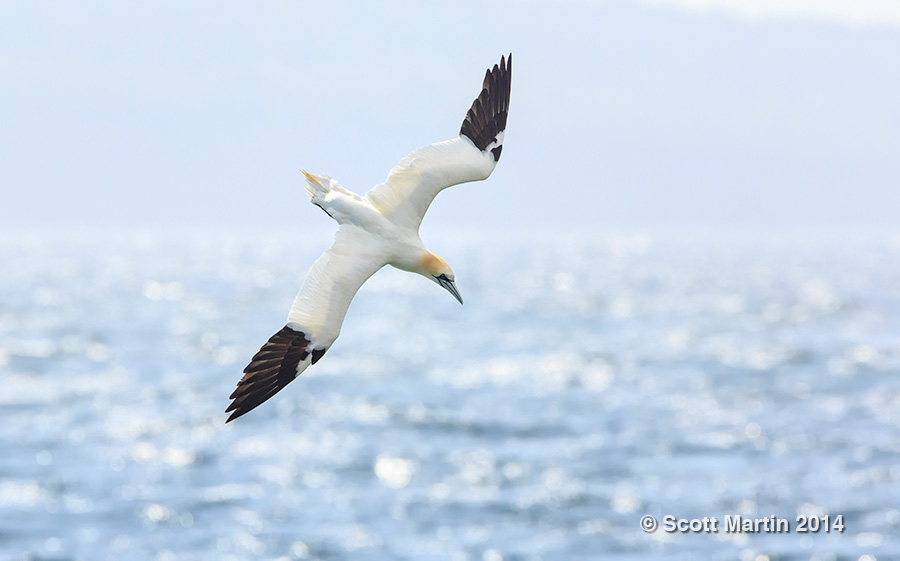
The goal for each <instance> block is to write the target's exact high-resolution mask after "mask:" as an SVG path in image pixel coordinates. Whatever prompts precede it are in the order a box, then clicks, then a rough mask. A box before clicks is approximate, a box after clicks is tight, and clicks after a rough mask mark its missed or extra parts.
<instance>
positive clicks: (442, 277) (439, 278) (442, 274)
mask: <svg viewBox="0 0 900 561" xmlns="http://www.w3.org/2000/svg"><path fill="white" fill-rule="evenodd" d="M434 278H436V279H437V280H439V281H444V282H450V279H448V278H447V274H446V273H441V274H440V275H437V276H436V277H434Z"/></svg>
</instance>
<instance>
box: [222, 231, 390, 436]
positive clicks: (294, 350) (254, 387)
mask: <svg viewBox="0 0 900 561" xmlns="http://www.w3.org/2000/svg"><path fill="white" fill-rule="evenodd" d="M365 242H366V234H365V232H364V231H363V230H361V229H360V228H357V227H356V226H352V225H343V226H341V227H340V228H339V229H338V232H337V234H336V235H335V240H334V244H333V245H332V246H331V247H330V248H329V249H328V250H327V251H326V252H325V253H323V254H322V256H321V257H319V259H317V260H316V262H315V263H314V264H313V266H312V268H311V269H310V270H309V274H307V276H306V281H304V283H303V288H302V289H300V293H299V294H297V297H296V298H295V299H294V305H293V306H291V312H290V314H289V315H288V321H287V325H285V326H284V327H283V328H282V329H281V331H279V332H278V333H276V334H275V335H273V336H272V337H271V338H270V339H269V341H268V342H267V343H266V344H264V345H263V346H262V348H261V349H259V351H258V352H257V353H256V354H255V355H254V356H253V359H252V360H251V361H250V364H248V365H247V367H246V368H244V377H243V378H241V381H240V382H238V385H237V388H236V389H235V390H234V392H233V393H232V394H231V396H230V398H229V399H231V400H232V402H231V404H230V405H229V406H228V409H226V410H225V412H226V413H228V412H232V413H231V416H230V417H228V420H227V421H225V422H226V423H227V422H229V421H232V420H234V419H236V418H238V417H240V416H241V415H243V414H245V413H247V412H249V411H251V410H252V409H254V408H255V407H257V406H258V405H260V404H261V403H263V402H264V401H266V400H267V399H269V398H270V397H272V396H273V395H275V394H276V393H278V392H279V391H281V389H282V388H283V387H285V386H286V385H288V383H290V382H291V380H293V379H294V378H296V377H297V376H299V375H300V374H301V373H302V372H303V371H304V370H306V368H307V367H308V366H309V365H310V364H315V362H316V361H318V360H319V359H320V358H321V357H322V355H323V354H325V351H327V350H328V347H330V346H331V344H332V343H333V342H334V340H335V339H337V336H338V334H339V333H340V331H341V324H342V323H343V322H344V315H345V314H346V313H347V308H348V307H349V306H350V301H351V300H353V297H354V296H355V295H356V292H357V291H358V290H359V287H360V286H362V285H363V283H364V282H366V280H367V279H368V278H369V277H371V276H372V275H373V274H375V272H376V271H378V269H380V268H381V267H383V266H384V264H385V261H384V260H382V259H380V258H378V257H377V256H374V255H373V254H372V252H371V247H370V246H369V245H367V244H366V243H365Z"/></svg>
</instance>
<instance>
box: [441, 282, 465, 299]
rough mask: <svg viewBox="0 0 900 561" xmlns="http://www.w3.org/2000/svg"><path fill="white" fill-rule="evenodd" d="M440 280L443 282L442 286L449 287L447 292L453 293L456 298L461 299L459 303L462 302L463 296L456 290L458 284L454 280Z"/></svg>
mask: <svg viewBox="0 0 900 561" xmlns="http://www.w3.org/2000/svg"><path fill="white" fill-rule="evenodd" d="M438 282H439V283H441V286H443V287H444V288H446V289H447V292H449V293H450V294H452V295H453V297H454V298H456V299H457V300H459V303H460V304H462V303H463V301H462V296H460V295H459V291H458V290H456V285H455V284H454V283H453V281H452V280H445V279H438Z"/></svg>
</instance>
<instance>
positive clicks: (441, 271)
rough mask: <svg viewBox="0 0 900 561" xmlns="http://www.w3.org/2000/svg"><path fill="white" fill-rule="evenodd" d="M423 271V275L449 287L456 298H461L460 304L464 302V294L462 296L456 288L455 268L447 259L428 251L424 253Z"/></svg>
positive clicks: (446, 287) (449, 290)
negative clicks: (451, 266)
mask: <svg viewBox="0 0 900 561" xmlns="http://www.w3.org/2000/svg"><path fill="white" fill-rule="evenodd" d="M421 272H422V276H425V277H428V278H430V279H431V280H433V281H434V282H436V283H438V284H439V285H441V286H442V287H444V288H445V289H447V292H449V293H450V294H452V295H453V297H454V298H456V299H457V300H459V303H460V304H462V303H463V300H462V296H460V295H459V291H458V290H456V284H455V283H454V280H455V279H456V277H454V276H453V269H451V268H450V265H448V264H447V262H446V261H444V260H443V259H441V258H440V257H438V256H437V255H435V254H433V253H431V252H428V251H426V252H425V253H424V254H423V255H422V271H421Z"/></svg>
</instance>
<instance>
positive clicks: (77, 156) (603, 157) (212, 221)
mask: <svg viewBox="0 0 900 561" xmlns="http://www.w3.org/2000/svg"><path fill="white" fill-rule="evenodd" d="M896 5H897V3H896V2H893V1H892V2H884V1H881V2H879V1H877V0H870V1H868V2H860V1H859V0H849V1H847V2H838V1H831V2H828V1H819V2H813V1H812V0H796V1H791V0H779V1H775V0H771V1H757V0H754V1H741V0H735V1H731V2H728V1H726V0H718V1H715V0H618V1H613V0H609V1H587V0H583V1H570V2H561V3H546V2H526V1H519V2H504V1H496V2H491V3H482V2H462V1H454V2H446V3H444V2H441V3H424V2H422V3H412V2H409V3H407V2H402V3H401V2H372V3H355V2H354V3H340V2H333V3H330V4H329V5H328V6H322V5H319V4H318V3H315V4H314V3H304V2H294V1H291V2H264V3H252V4H251V3H237V2H227V1H226V2H180V1H179V2H152V3H141V4H136V3H118V2H106V3H95V2H80V3H61V2H46V3H42V2H4V3H2V4H0V225H3V224H33V225H41V224H50V223H58V222H63V223H91V224H107V223H111V224H140V225H154V224H190V223H198V224H202V225H215V226H225V227H227V226H229V225H232V224H234V225H239V226H243V225H254V226H255V225H259V226H269V225H272V226H273V227H276V226H277V227H279V228H280V227H284V226H288V225H290V224H291V223H292V222H293V223H299V224H310V223H312V224H315V225H316V227H317V228H318V227H322V224H323V222H321V221H327V217H325V215H324V214H322V213H321V212H320V211H318V209H315V208H314V207H312V206H311V205H309V203H308V202H307V198H306V194H305V192H304V191H303V188H302V181H301V175H300V172H299V170H300V169H301V168H304V169H308V170H310V171H313V172H317V173H328V174H330V175H331V176H333V177H335V178H336V179H338V180H339V181H340V182H341V183H342V184H343V185H344V186H345V187H347V188H349V189H352V190H355V191H357V192H365V191H366V190H368V189H369V188H370V187H371V186H373V185H375V184H376V183H379V182H381V181H382V180H383V179H384V177H385V176H386V175H387V171H388V169H389V168H390V167H391V166H392V165H394V164H395V163H396V162H397V161H398V160H399V159H400V158H401V157H402V156H404V155H405V154H406V153H408V152H410V151H411V150H413V149H415V148H417V147H419V146H422V145H425V144H429V143H431V142H434V141H437V140H443V139H446V138H451V137H453V136H455V135H456V134H457V133H458V130H459V125H460V122H461V121H462V118H463V116H464V115H465V111H466V110H467V109H468V106H469V104H470V103H471V101H472V99H473V98H474V97H475V96H476V95H477V93H478V90H479V88H480V84H481V79H482V77H483V74H484V70H485V69H486V68H487V67H488V66H489V65H492V64H494V63H495V62H497V61H498V60H499V58H500V55H501V54H504V53H507V52H509V51H512V52H514V53H515V54H514V58H515V68H514V74H513V91H512V101H511V111H510V118H509V126H508V131H507V135H506V143H505V148H504V151H503V160H502V161H501V162H500V165H499V166H498V168H497V170H496V171H495V173H494V175H493V176H492V177H491V179H490V180H489V181H488V182H485V183H477V184H471V185H467V186H462V187H455V188H453V189H451V190H448V191H445V192H444V193H443V194H442V195H440V196H439V198H438V200H437V202H436V203H435V205H434V206H433V207H432V210H431V211H429V216H428V218H427V219H426V225H428V227H431V228H442V227H444V226H452V225H454V224H458V223H460V222H464V223H466V224H473V225H483V224H490V223H496V225H497V226H498V227H503V228H507V227H508V228H511V229H517V228H530V227H532V225H535V224H538V225H540V224H553V225H563V224H572V225H580V226H589V227H591V226H595V225H596V226H604V227H607V226H608V227H619V226H626V227H630V226H640V227H643V226H651V227H652V226H654V225H658V224H663V225H669V224H700V225H713V226H715V225H728V224H738V225H745V226H761V227H767V226H790V225H801V226H805V225H811V226H822V225H830V224H840V225H847V224H850V225H878V226H892V225H895V224H897V216H898V213H900V210H898V209H900V189H898V186H900V64H897V54H898V53H900V8H897V7H894V6H896Z"/></svg>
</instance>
